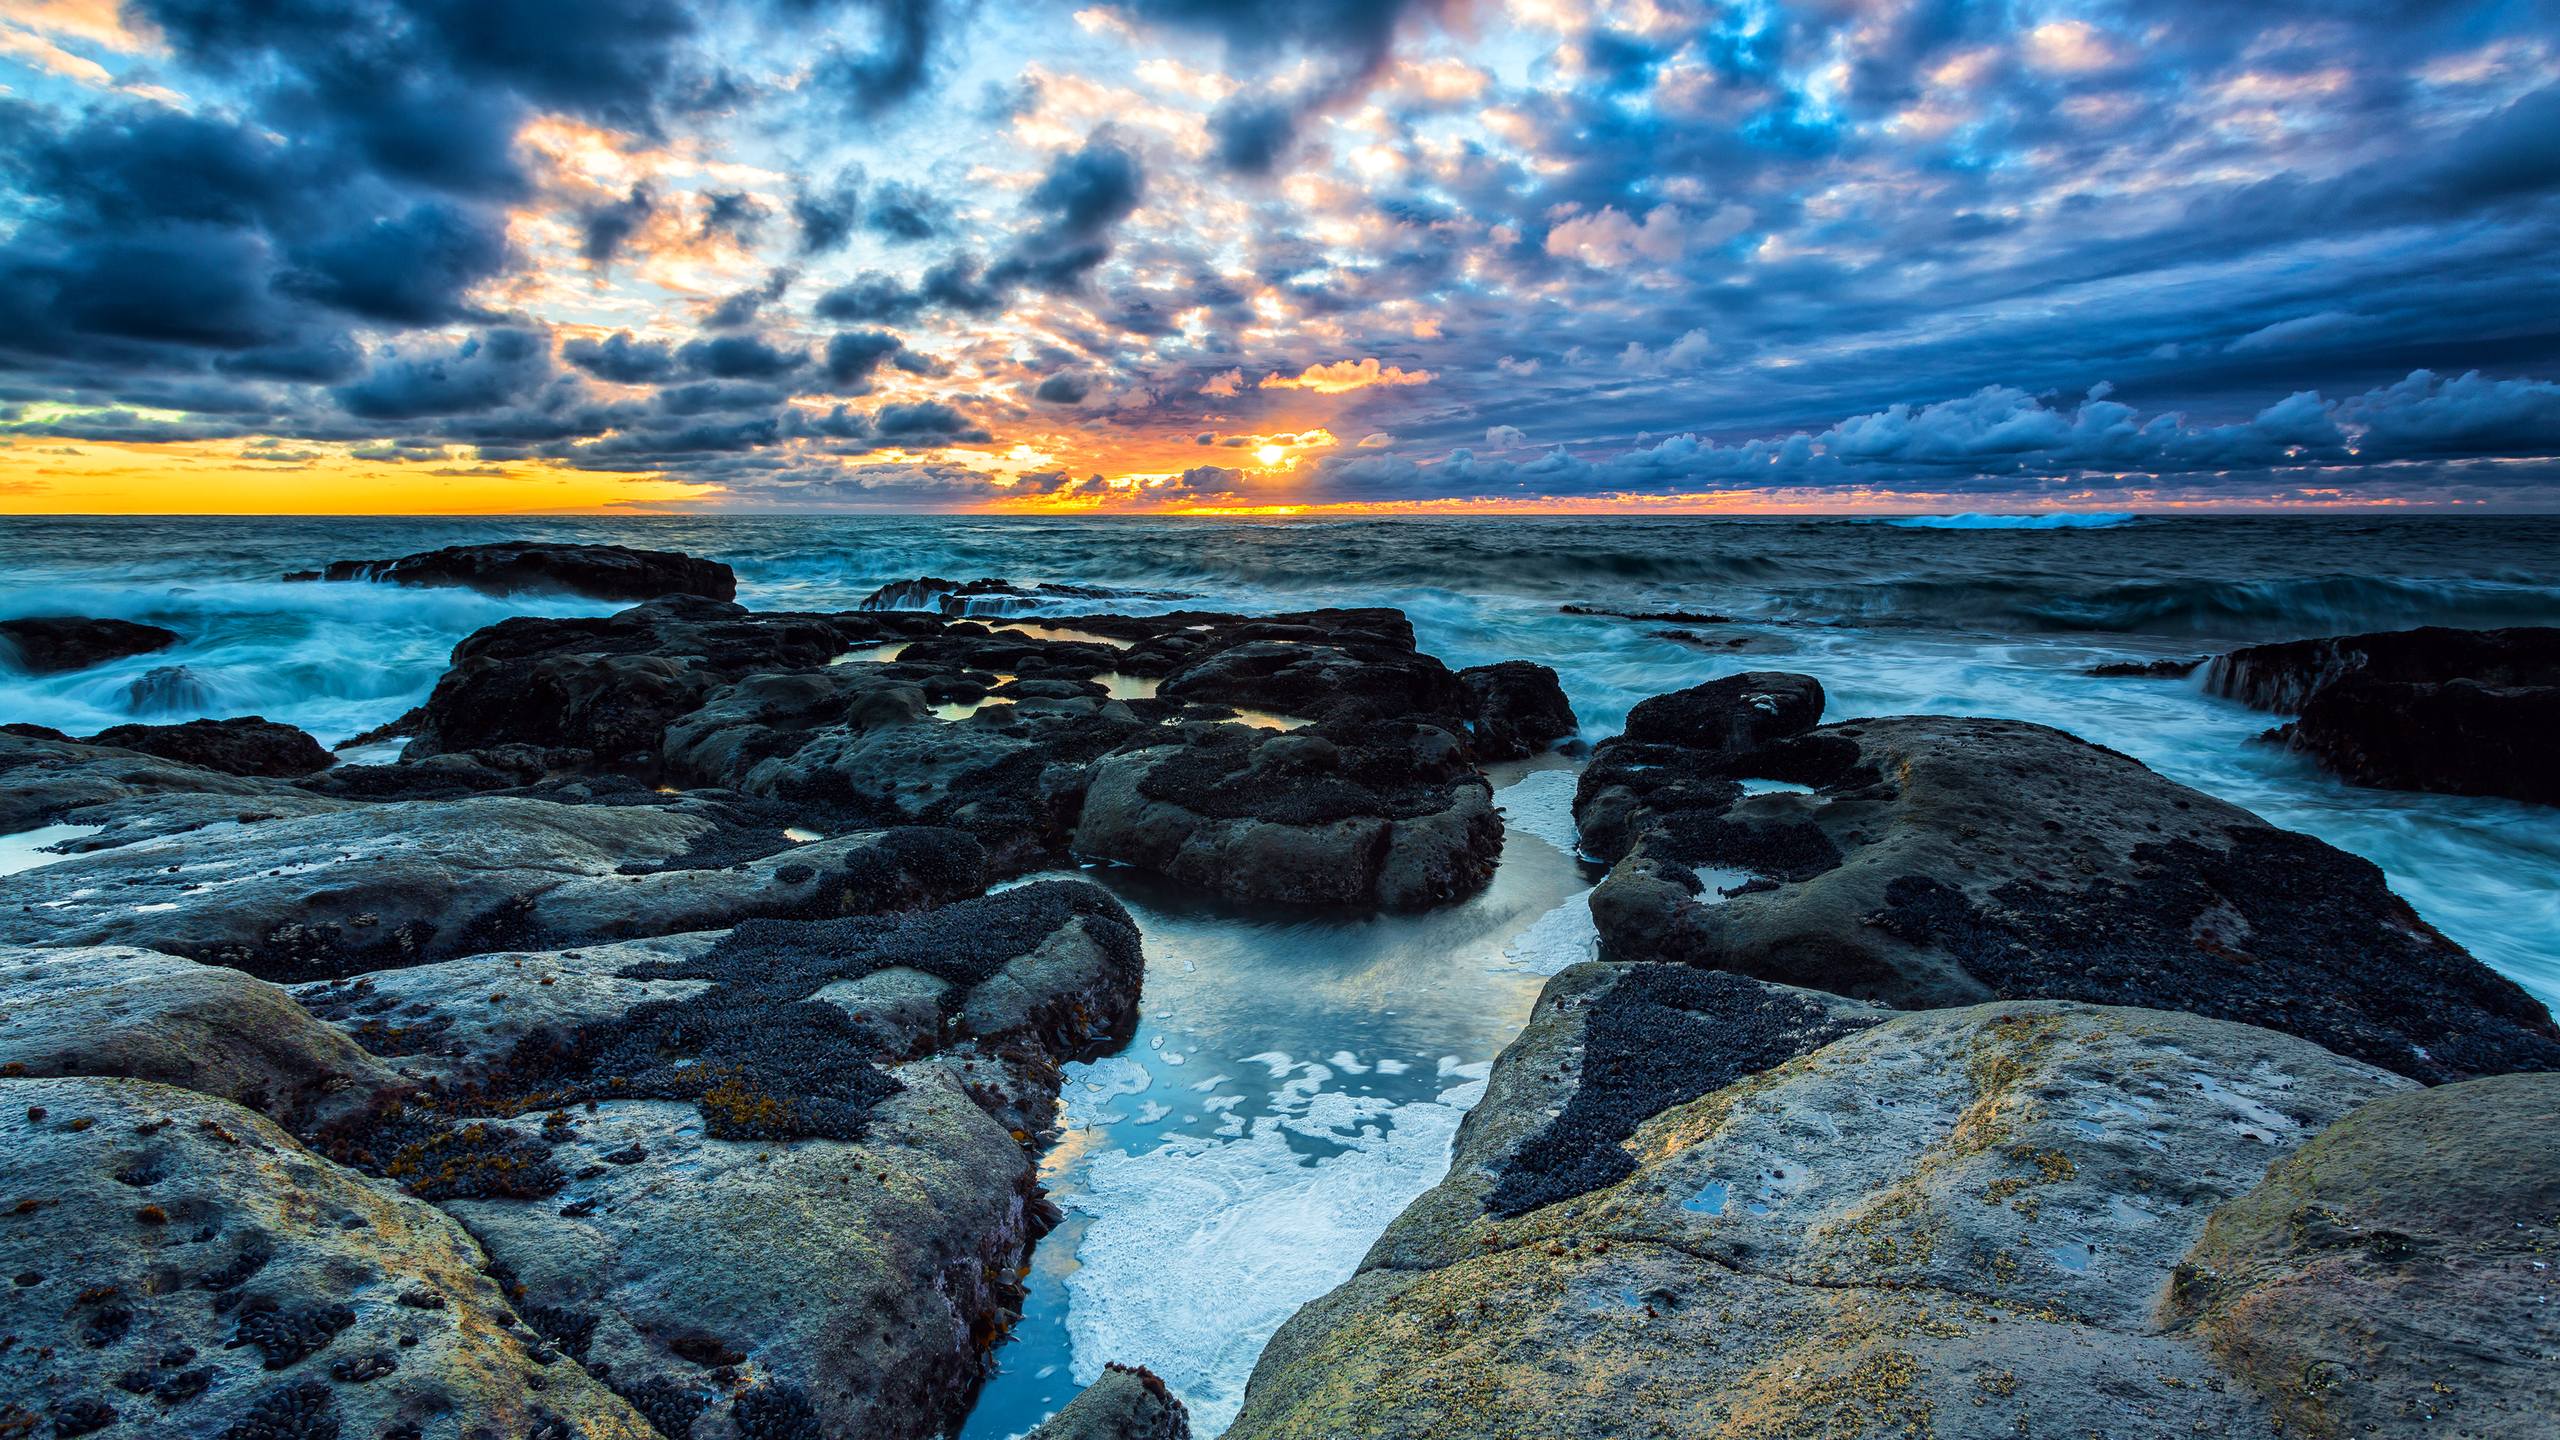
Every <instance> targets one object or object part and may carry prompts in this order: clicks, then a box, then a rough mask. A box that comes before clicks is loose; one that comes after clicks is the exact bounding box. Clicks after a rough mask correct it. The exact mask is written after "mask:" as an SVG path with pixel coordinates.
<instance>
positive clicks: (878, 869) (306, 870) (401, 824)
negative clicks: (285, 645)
mask: <svg viewBox="0 0 2560 1440" xmlns="http://www.w3.org/2000/svg"><path fill="white" fill-rule="evenodd" d="M727 818H728V817H726V816H725V815H724V814H723V813H722V811H721V810H720V809H719V807H717V806H714V805H708V804H704V803H702V802H690V803H687V802H676V803H665V804H625V805H613V804H569V803H561V802H557V801H549V800H534V799H523V798H510V797H477V798H472V799H465V800H457V801H451V802H427V801H402V802H396V803H390V804H383V805H371V806H359V805H347V806H343V807H342V808H339V809H336V810H333V811H330V812H328V813H321V814H310V815H302V816H295V817H291V818H282V819H272V820H264V821H261V822H259V823H255V824H236V823H234V824H229V825H225V826H223V827H221V828H218V829H217V828H207V829H205V830H201V831H196V832H192V833H185V834H177V835H169V836H163V837H160V838H155V839H149V840H143V841H138V842H136V843H133V844H129V845H124V846H121V847H118V848H116V849H112V850H103V851H95V852H91V853H88V854H84V855H79V856H75V857H72V858H70V859H66V860H62V861H59V862H57V863H54V864H51V865H46V866H43V867H41V868H38V869H34V870H29V871H26V872H24V873H21V874H18V875H12V876H7V877H0V941H5V942H8V943H16V944H50V945H97V944H119V945H140V946H146V947H149V948H153V949H159V950H165V951H168V952H169V953H172V954H178V955H184V956H187V957H189V958H191V959H197V960H204V961H209V962H212V963H215V964H221V965H230V966H233V967H236V968H238V969H242V970H246V971H248V972H250V973H251V974H254V975H258V976H261V977H263V978H266V979H270V980H303V979H312V978H320V977H326V976H335V975H344V974H351V973H355V972H358V971H363V970H378V969H384V968H388V967H393V966H399V965H410V964H416V963H419V962H421V961H426V960H436V959H443V958H447V957H451V956H456V955H465V954H472V953H476V952H480V951H488V950H495V949H503V948H508V947H519V948H520V947H523V946H527V945H540V944H545V943H561V944H566V943H574V942H580V941H605V940H616V939H629V938H635V937H639V936H646V935H663V934H674V933H677V932H680V931H686V930H700V929H705V928H712V927H717V926H724V925H729V924H734V923H736V922H737V921H739V920H742V919H746V918H748V917H751V916H802V917H819V916H829V915H842V914H848V913H855V912H863V911H871V910H882V909H897V908H904V907H909V906H913V905H918V904H924V903H930V902H931V901H934V900H937V899H947V898H952V897H955V896H958V895H961V894H967V893H971V892H973V891H974V890H976V889H977V888H978V886H979V884H980V883H982V869H983V857H982V852H980V851H979V850H978V848H977V847H976V845H975V844H974V842H972V841H970V840H969V839H968V837H966V836H963V835H958V834H953V833H949V832H914V831H905V832H900V831H888V832H859V833H856V834H852V835H844V836H839V837H836V838H833V839H827V840H820V841H814V842H811V843H809V844H805V845H795V844H793V843H792V842H791V841H790V840H789V839H788V838H787V837H786V836H785V835H784V834H783V833H782V830H781V827H779V826H778V825H777V826H774V827H772V828H771V829H770V830H766V829H765V828H763V827H761V826H757V827H752V828H749V827H745V826H741V825H737V824H731V823H724V822H725V821H726V820H727ZM742 831H743V832H745V833H741V832H742ZM754 852H761V853H754Z"/></svg>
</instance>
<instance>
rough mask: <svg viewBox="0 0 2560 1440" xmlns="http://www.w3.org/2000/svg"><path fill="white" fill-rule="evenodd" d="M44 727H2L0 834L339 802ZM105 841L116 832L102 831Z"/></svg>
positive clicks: (294, 809) (199, 819) (145, 829)
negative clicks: (92, 742) (180, 814)
mask: <svg viewBox="0 0 2560 1440" xmlns="http://www.w3.org/2000/svg"><path fill="white" fill-rule="evenodd" d="M40 728H41V727H35V726H13V727H10V728H9V729H7V730H6V731H0V834H17V833H19V832H21V831H26V830H33V829H35V828H36V827H38V826H40V825H49V824H84V825H86V824H95V825H103V826H112V827H121V828H130V829H132V830H135V831H138V832H140V833H148V834H159V833H166V829H168V828H184V826H183V825H172V824H171V819H172V814H173V812H179V811H192V813H191V814H190V815H189V817H188V819H189V821H190V822H191V823H192V824H195V825H202V824H206V823H209V822H210V821H212V820H214V819H217V818H237V816H238V815H240V814H241V813H243V812H247V813H252V814H256V813H272V812H273V811H274V810H275V809H276V808H278V807H282V808H284V809H286V810H288V811H290V812H291V813H297V814H298V813H307V812H310V811H315V810H320V809H332V808H336V807H335V805H334V804H333V802H329V801H322V800H316V799H314V798H312V797H310V796H307V795H303V794H301V793H299V792H296V791H294V790H293V789H292V788H291V787H289V786H285V785H280V784H277V783H276V782H274V781H271V780H263V779H255V778H243V777H240V776H235V775H224V774H221V773H219V772H217V771H212V770H207V769H205V768H204V767H202V766H200V765H189V764H185V763H183V762H180V761H174V760H164V759H161V758H160V757H159V756H156V755H145V754H143V753H141V752H140V751H135V750H117V749H110V748H105V747H101V746H95V745H88V744H83V743H81V742H78V741H75V740H72V739H71V738H69V737H68V736H65V735H62V734H61V733H60V732H58V731H56V732H50V733H49V734H37V733H32V732H34V731H36V730H38V729H40ZM100 838H101V839H102V840H104V839H109V838H110V837H105V836H102V837H100Z"/></svg>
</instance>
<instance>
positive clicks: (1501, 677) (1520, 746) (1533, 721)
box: [1458, 660, 1582, 760]
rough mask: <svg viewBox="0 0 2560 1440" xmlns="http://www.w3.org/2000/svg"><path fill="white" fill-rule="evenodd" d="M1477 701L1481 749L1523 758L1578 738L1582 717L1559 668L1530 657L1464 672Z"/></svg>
mask: <svg viewBox="0 0 2560 1440" xmlns="http://www.w3.org/2000/svg"><path fill="white" fill-rule="evenodd" d="M1458 683H1459V684H1461V685H1463V686H1465V687H1466V689H1467V697H1468V699H1469V700H1470V701H1472V702H1473V705H1474V710H1475V714H1474V717H1473V719H1474V727H1473V728H1474V732H1475V744H1476V754H1477V755H1478V756H1480V757H1482V758H1483V759H1487V760H1518V759H1522V758H1525V757H1527V756H1530V755H1535V754H1537V753H1539V752H1540V751H1542V750H1546V749H1549V748H1550V747H1552V746H1554V745H1556V744H1558V743H1559V742H1561V741H1565V740H1570V739H1572V738H1573V736H1574V734H1575V732H1576V731H1579V730H1580V729H1581V728H1582V723H1581V722H1580V721H1578V720H1576V719H1575V718H1574V716H1573V705H1572V702H1570V701H1568V700H1567V699H1566V698H1565V693H1564V684H1563V682H1562V681H1560V680H1558V679H1557V678H1556V672H1555V671H1554V670H1552V669H1550V668H1548V667H1547V666H1544V665H1533V664H1531V663H1530V662H1528V661H1526V660H1505V661H1503V662H1501V663H1500V664H1496V665H1477V666H1473V667H1471V668H1468V669H1465V670H1461V671H1459V672H1458Z"/></svg>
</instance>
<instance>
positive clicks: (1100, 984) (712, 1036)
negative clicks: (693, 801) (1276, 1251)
mask: <svg viewBox="0 0 2560 1440" xmlns="http://www.w3.org/2000/svg"><path fill="white" fill-rule="evenodd" d="M654 948H655V949H656V950H657V951H658V952H659V958H656V959H644V958H640V953H639V952H640V951H641V949H642V947H638V946H623V947H611V948H609V949H597V950H584V951H580V952H578V953H576V954H568V953H557V954H549V955H540V956H534V955H513V956H487V957H479V958H475V959H470V960H461V961H455V962H450V963H448V964H444V965H437V966H432V967H428V968H427V969H425V970H421V971H411V972H403V973H399V974H391V975H380V976H371V977H366V978H365V979H362V980H359V981H356V982H353V983H352V984H349V985H342V986H333V987H325V988H323V987H306V989H305V991H304V995H305V998H306V1000H307V1001H309V1002H310V1003H312V1004H313V1005H314V1007H315V1009H317V1010H318V1011H319V1012H320V1013H322V1014H325V1015H329V1016H331V1017H332V1019H333V1022H334V1023H337V1024H339V1025H341V1026H344V1027H346V1028H347V1029H348V1033H349V1034H351V1035H353V1036H355V1037H356V1038H357V1039H359V1040H367V1039H370V1040H372V1041H373V1042H374V1043H382V1042H383V1041H385V1040H386V1039H392V1038H394V1037H392V1036H391V1035H390V1034H389V1031H388V1029H387V1028H385V1027H384V1026H380V1025H374V1024H372V1023H371V1022H374V1021H382V1022H394V1023H396V1024H398V1025H402V1026H407V1027H411V1029H410V1033H408V1034H404V1035H400V1036H398V1037H396V1042H397V1043H396V1045H394V1047H393V1048H397V1049H399V1050H402V1051H405V1052H408V1053H409V1055H410V1056H413V1057H427V1056H431V1055H432V1056H434V1057H435V1058H434V1061H433V1063H432V1064H431V1065H428V1066H422V1067H420V1068H417V1069H414V1070H413V1071H412V1073H414V1074H418V1075H420V1076H421V1077H422V1078H428V1079H432V1080H433V1081H435V1082H436V1089H435V1090H434V1091H433V1092H432V1093H431V1095H430V1097H429V1098H428V1099H426V1100H424V1101H421V1102H417V1103H412V1104H409V1105H406V1106H403V1107H399V1108H397V1109H393V1110H388V1111H385V1112H384V1113H382V1114H381V1115H378V1116H376V1117H374V1118H373V1119H372V1120H370V1121H369V1122H367V1123H365V1124H360V1125H351V1126H345V1127H341V1128H340V1129H338V1130H337V1131H335V1132H334V1133H332V1134H331V1135H330V1136H329V1137H328V1142H329V1145H330V1147H331V1150H332V1153H334V1154H339V1155H341V1156H344V1157H345V1158H347V1159H349V1160H351V1161H354V1162H356V1163H359V1164H361V1165H364V1166H365V1167H367V1168H369V1169H374V1170H378V1171H381V1172H383V1173H385V1174H387V1175H389V1176H390V1177H392V1178H394V1179H398V1180H400V1181H401V1182H402V1183H404V1184H406V1185H408V1186H410V1187H411V1188H412V1189H414V1190H415V1191H416V1192H417V1193H419V1194H420V1195H422V1196H426V1197H430V1198H434V1199H437V1200H439V1201H440V1202H441V1203H443V1204H444V1205H445V1206H446V1208H448V1209H449V1210H451V1211H452V1212H453V1213H454V1214H456V1215H457V1216H459V1217H460V1218H461V1219H462V1220H463V1221H464V1223H465V1224H467V1225H468V1226H469V1227H470V1229H471V1231H472V1233H473V1234H474V1235H476V1236H478V1237H480V1239H481V1241H482V1243H483V1244H484V1245H486V1246H487V1247H488V1249H489V1252H490V1254H491V1256H492V1258H493V1259H494V1260H495V1261H496V1262H497V1264H498V1265H499V1266H500V1267H502V1273H504V1274H505V1275H506V1277H507V1279H508V1283H509V1285H510V1287H511V1293H513V1294H515V1295H517V1296H518V1297H519V1299H520V1302H521V1303H522V1304H523V1305H524V1306H525V1307H526V1310H525V1314H526V1317H527V1319H529V1320H530V1321H532V1322H533V1325H534V1328H535V1329H536V1330H537V1331H540V1332H542V1333H544V1334H545V1335H548V1336H550V1337H552V1338H553V1340H554V1343H555V1344H556V1345H557V1346H558V1348H560V1349H561V1350H563V1351H564V1352H565V1353H568V1354H570V1355H571V1356H573V1357H574V1358H576V1359H578V1360H579V1361H580V1362H581V1363H584V1364H587V1365H589V1366H600V1367H607V1368H609V1373H610V1376H611V1379H612V1383H613V1384H614V1385H615V1387H616V1388H617V1389H619V1390H621V1391H622V1392H623V1393H624V1394H626V1395H628V1396H631V1397H632V1398H633V1400H634V1403H635V1404H638V1405H640V1407H641V1408H642V1409H643V1410H645V1411H648V1412H650V1413H651V1414H652V1415H656V1414H658V1413H659V1411H658V1409H657V1406H658V1405H660V1404H661V1403H673V1402H672V1398H671V1397H680V1396H682V1395H686V1394H696V1395H703V1396H707V1397H708V1401H709V1407H710V1413H713V1414H725V1415H726V1417H727V1419H728V1421H729V1422H730V1423H734V1424H735V1425H736V1426H737V1427H738V1428H739V1429H740V1430H741V1431H744V1432H746V1433H748V1434H763V1433H776V1434H794V1435H796V1434H803V1433H806V1434H813V1435H814V1434H826V1435H838V1434H842V1435H864V1436H879V1437H884V1440H898V1437H917V1440H921V1437H924V1436H928V1435H936V1434H941V1433H944V1432H945V1430H946V1429H947V1428H948V1427H949V1426H952V1425H954V1424H956V1423H957V1421H958V1420H959V1418H960V1417H961V1415H962V1414H963V1413H964V1412H965V1409H966V1405H967V1402H968V1399H969V1398H970V1396H971V1395H972V1394H973V1393H974V1391H975V1389H976V1387H977V1385H978V1383H979V1382H980V1380H981V1379H982V1378H983V1376H984V1374H985V1370H986V1356H987V1351H988V1349H989V1347H990V1346H991V1345H992V1343H993V1341H994V1339H995V1337H996V1336H997V1335H999V1334H1001V1333H1002V1331H1003V1329H1004V1327H1005V1326H1006V1325H1007V1324H1009V1323H1010V1320H1011V1318H1012V1316H1013V1315H1014V1314H1015V1313H1016V1312H1017V1311H1018V1308H1019V1305H1020V1302H1021V1290H1020V1282H1019V1278H1018V1277H1019V1275H1020V1271H1021V1266H1022V1264H1023V1263H1024V1261H1025V1259H1026V1258H1027V1257H1028V1254H1029V1250H1030V1246H1031V1245H1032V1243H1033V1241H1034V1240H1036V1239H1037V1237H1038V1235H1039V1233H1040V1232H1041V1231H1042V1230H1044V1229H1045V1228H1046V1227H1047V1225H1048V1224H1049V1223H1050V1221H1051V1220H1052V1219H1053V1218H1054V1212H1053V1211H1052V1210H1050V1209H1049V1208H1048V1207H1047V1205H1046V1204H1045V1202H1043V1201H1042V1200H1040V1198H1039V1195H1038V1185H1037V1174H1036V1168H1035V1166H1034V1163H1033V1149H1032V1146H1033V1145H1034V1144H1035V1143H1036V1140H1037V1137H1038V1136H1039V1135H1040V1134H1041V1132H1044V1131H1046V1130H1047V1129H1048V1128H1049V1127H1050V1126H1051V1125H1053V1124H1054V1120H1055V1115H1056V1113H1057V1099H1058V1084H1059V1066H1060V1064H1061V1063H1063V1062H1064V1061H1066V1060H1069V1059H1074V1058H1084V1057H1090V1056H1091V1055H1093V1054H1095V1053H1098V1052H1099V1051H1101V1050H1103V1049H1105V1048H1110V1047H1115V1046H1117V1045H1119V1044H1121V1043H1125V1041H1126V1039H1127V1037H1128V1036H1129V1034H1130V1033H1131V1032H1132V1030H1133V1029H1134V1028H1135V1025H1136V1018H1137V1007H1138V999H1139V986H1140V982H1141V978H1142V974H1143V969H1144V965H1143V960H1142V958H1141V956H1140V954H1139V948H1138V939H1137V933H1136V930H1135V929H1134V927H1132V926H1131V925H1130V923H1129V921H1128V917H1127V915H1126V913H1125V912H1124V911H1122V910H1121V909H1120V907H1119V906H1118V905H1117V904H1116V903H1115V902H1113V901H1112V900H1111V899H1110V898H1109V897H1108V896H1107V895H1106V894H1104V893H1103V892H1102V891H1100V890H1098V889H1096V888H1095V887H1093V886H1090V885H1085V884H1082V883H1078V882H1060V881H1050V882H1041V883H1037V884H1032V885H1026V886H1021V887H1017V888H1015V889H1012V890H1007V891H1004V892H1002V893H1000V894H996V895H992V896H987V897H984V898H982V899H975V900H968V901H963V902H960V903H957V904H954V905H951V906H947V907H944V908H942V909H939V910H934V911H929V912H924V913H920V914H915V915H907V916H897V917H883V918H876V919H857V920H843V921H825V922H756V923H752V924H749V925H743V926H740V927H738V929H736V930H735V931H733V932H731V933H730V934H728V935H726V936H721V937H685V938H683V939H679V940H672V941H664V942H657V943H656V945H655V947H654ZM616 982H619V983H620V984H621V985H622V986H624V987H626V988H622V989H620V990H619V991H618V992H617V991H615V990H614V989H613V988H612V987H613V985H614V984H615V983H616ZM500 987H503V989H501V988H500ZM519 995H521V996H522V997H523V999H522V1002H521V1003H522V1007H523V1008H522V1009H521V1010H519V1008H518V1001H517V999H516V997H517V996H519ZM501 996H504V997H505V998H504V999H501V998H500V997H501ZM393 1063H397V1064H402V1065H411V1064H413V1063H414V1062H413V1060H412V1059H410V1058H402V1059H398V1060H395V1061H394V1062H393ZM546 1112H547V1113H546ZM537 1114H540V1115H543V1117H544V1118H542V1120H541V1121H540V1124H539V1126H538V1127H537V1126H536V1125H534V1124H533V1123H532V1120H531V1117H532V1116H534V1115H537ZM724 1369H734V1371H735V1374H736V1376H737V1379H736V1380H735V1381H734V1382H726V1381H722V1380H721V1377H720V1375H719V1374H718V1373H715V1372H719V1371H721V1370H724ZM767 1407H778V1408H771V1409H768V1408H767ZM790 1416H798V1417H800V1419H799V1422H798V1423H800V1424H801V1425H802V1426H803V1427H804V1428H803V1429H799V1430H793V1429H788V1428H787V1427H786V1428H779V1429H775V1430H772V1431H770V1432H767V1431H764V1430H759V1429H756V1428H755V1427H756V1426H757V1425H762V1424H776V1425H778V1424H779V1422H780V1419H782V1418H786V1417H790ZM676 1433H681V1431H678V1432H676Z"/></svg>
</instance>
